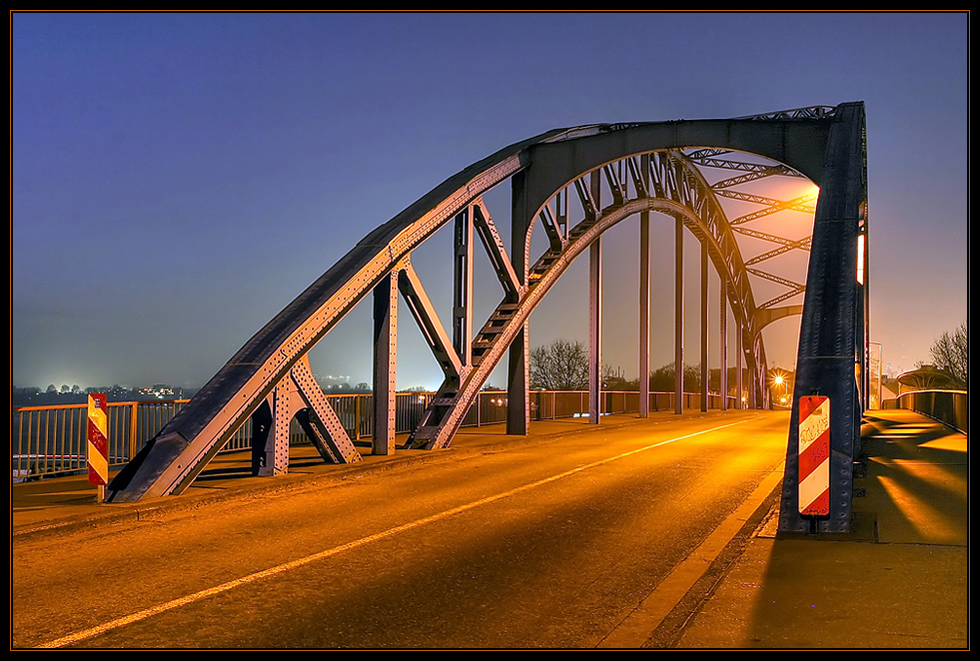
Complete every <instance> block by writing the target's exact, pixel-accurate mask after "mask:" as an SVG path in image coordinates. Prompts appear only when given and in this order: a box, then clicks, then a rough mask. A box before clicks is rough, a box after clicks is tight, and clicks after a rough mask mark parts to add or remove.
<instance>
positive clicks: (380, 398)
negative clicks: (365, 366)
mask: <svg viewBox="0 0 980 661" xmlns="http://www.w3.org/2000/svg"><path fill="white" fill-rule="evenodd" d="M397 349H398V271H397V270H392V271H391V272H389V273H388V274H386V275H385V276H384V277H383V278H382V279H381V282H379V283H378V284H377V286H375V288H374V430H373V432H372V436H371V452H372V453H373V454H377V455H388V454H391V453H393V452H394V451H395V366H396V354H397Z"/></svg>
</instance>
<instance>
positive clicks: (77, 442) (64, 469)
mask: <svg viewBox="0 0 980 661" xmlns="http://www.w3.org/2000/svg"><path fill="white" fill-rule="evenodd" d="M433 395H434V393H430V392H406V393H398V395H397V397H396V400H395V431H396V433H399V434H404V433H408V432H410V431H411V430H413V429H414V428H415V427H416V426H417V425H418V422H419V420H420V419H421V417H422V413H423V412H424V411H425V409H426V407H427V406H428V405H429V401H430V400H431V398H432V396H433ZM530 395H531V419H532V420H553V419H558V418H571V417H577V416H582V415H588V410H589V409H588V392H583V391H533V392H531V394H530ZM602 395H603V404H602V410H603V412H604V413H629V412H633V411H638V410H639V397H640V394H639V393H638V392H635V391H608V392H603V393H602ZM708 398H709V407H710V408H720V402H721V396H720V395H717V394H709V395H708ZM327 399H328V401H329V402H330V404H331V406H333V408H334V411H336V413H337V417H338V418H340V421H341V423H342V424H343V425H344V428H345V429H346V430H347V433H348V434H349V435H350V437H351V438H352V439H354V441H355V442H357V440H359V439H362V438H370V437H371V435H372V434H373V429H372V424H373V420H374V417H373V398H372V395H371V394H370V393H367V394H362V393H349V394H338V395H328V396H327ZM729 400H730V402H731V404H729V406H730V407H731V406H733V405H734V398H732V397H729ZM188 401H190V400H187V399H178V400H149V401H135V402H109V403H108V407H107V413H108V439H109V447H108V456H109V465H110V467H115V468H118V467H120V466H122V465H125V464H126V463H127V462H129V460H130V459H131V458H132V457H134V456H135V455H136V454H137V453H138V452H139V451H140V450H141V449H142V448H143V446H144V445H145V444H146V443H147V442H149V441H150V439H152V438H153V437H154V436H155V435H156V433H157V432H158V431H160V429H162V428H163V426H164V425H165V424H166V423H167V422H168V421H169V420H170V419H171V418H173V417H174V416H175V415H176V414H177V412H178V411H180V409H181V408H182V407H183V405H184V404H186V403H187V402H188ZM700 406H701V396H700V394H698V393H685V394H684V408H687V409H698V408H700ZM673 408H674V393H667V392H655V393H650V410H651V411H668V410H672V409H673ZM506 420H507V393H506V392H500V391H493V390H485V391H483V392H481V393H480V396H479V397H478V398H477V399H476V401H475V402H474V404H473V406H472V407H470V410H469V411H468V412H467V414H466V418H465V420H464V422H463V425H464V426H466V427H474V426H480V425H491V424H499V423H503V422H505V421H506ZM86 429H87V405H86V404H84V403H82V404H63V405H55V406H23V407H15V408H13V409H12V415H11V433H10V449H11V473H12V480H13V481H14V482H19V481H24V480H36V479H42V478H45V477H54V476H58V475H66V474H71V473H77V472H81V471H84V470H86V456H85V451H86ZM290 436H291V437H292V439H293V440H292V442H293V443H296V444H299V443H306V442H308V441H307V439H306V435H305V434H304V433H303V431H302V429H301V428H300V426H299V425H298V424H297V423H296V422H295V421H294V422H293V428H292V430H291V432H290ZM251 437H252V432H251V425H250V423H246V424H245V425H244V426H243V427H242V428H241V429H239V430H238V432H236V433H235V435H234V436H233V437H232V438H231V439H229V441H228V443H227V444H225V447H224V448H222V450H221V451H222V452H234V451H242V450H250V449H251Z"/></svg>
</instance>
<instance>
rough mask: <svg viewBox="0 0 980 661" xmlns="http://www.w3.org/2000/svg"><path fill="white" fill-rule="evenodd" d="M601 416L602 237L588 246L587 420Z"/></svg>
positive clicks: (595, 421)
mask: <svg viewBox="0 0 980 661" xmlns="http://www.w3.org/2000/svg"><path fill="white" fill-rule="evenodd" d="M600 416H602V238H601V237H600V238H598V239H596V240H595V242H594V243H593V244H592V245H591V246H590V247H589V422H590V423H592V424H599V418H600Z"/></svg>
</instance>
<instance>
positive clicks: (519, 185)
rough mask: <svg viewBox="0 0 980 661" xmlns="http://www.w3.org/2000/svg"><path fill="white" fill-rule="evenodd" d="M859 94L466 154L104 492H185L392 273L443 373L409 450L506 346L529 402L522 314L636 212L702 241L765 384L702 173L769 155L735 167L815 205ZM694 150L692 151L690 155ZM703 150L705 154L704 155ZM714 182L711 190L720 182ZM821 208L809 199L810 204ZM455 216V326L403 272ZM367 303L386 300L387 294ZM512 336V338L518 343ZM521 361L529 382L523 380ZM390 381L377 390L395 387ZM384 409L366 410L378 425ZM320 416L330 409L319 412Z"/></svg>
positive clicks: (741, 281)
mask: <svg viewBox="0 0 980 661" xmlns="http://www.w3.org/2000/svg"><path fill="white" fill-rule="evenodd" d="M855 105H858V106H859V105H860V104H845V105H844V106H841V107H839V108H838V109H830V110H828V109H825V108H823V109H819V110H812V109H811V110H802V111H792V112H788V113H775V114H773V115H771V116H753V117H750V118H739V119H720V120H692V121H676V122H639V123H631V124H607V125H603V124H596V125H589V126H582V127H574V128H569V129H558V130H554V131H550V132H547V133H544V134H542V135H540V136H536V137H534V138H531V139H529V140H526V141H523V142H520V143H516V144H514V145H511V146H509V147H507V148H505V149H502V150H500V151H499V152H497V153H495V154H493V155H491V156H490V157H488V158H486V159H484V160H482V161H480V162H478V163H475V164H473V165H472V166H470V167H469V168H466V169H465V170H463V171H461V172H460V173H458V174H456V175H454V176H452V177H450V178H449V179H447V180H446V181H445V182H443V183H442V184H441V185H439V186H437V187H436V188H435V189H433V190H432V191H430V192H429V193H427V194H426V195H424V196H423V197H421V198H420V199H419V200H418V201H417V202H416V203H414V204H412V205H410V206H409V207H408V208H407V209H406V210H405V211H403V212H402V213H401V214H399V215H398V216H396V217H395V218H393V219H391V220H390V221H388V222H387V223H385V224H383V225H381V226H379V227H378V228H377V229H375V230H374V231H372V232H370V233H369V234H368V235H367V236H366V237H365V238H364V239H363V240H362V241H361V242H359V243H358V244H357V245H356V246H355V247H354V248H353V249H352V250H351V251H350V252H349V253H348V254H347V255H346V256H345V257H344V258H342V259H341V260H340V261H339V262H338V263H337V264H335V265H334V266H333V267H331V268H330V269H329V270H328V271H327V272H326V273H324V275H323V276H321V277H320V278H319V279H318V280H317V281H316V282H314V283H313V284H312V285H311V286H310V287H309V288H308V289H307V290H306V291H305V292H303V293H302V294H301V295H300V296H299V297H297V298H296V299H295V300H294V301H293V302H292V303H290V304H289V305H288V306H287V307H286V308H284V309H283V311H282V312H281V313H280V314H279V315H277V316H276V317H275V318H274V319H273V320H271V321H270V322H269V324H267V325H266V326H265V327H264V328H263V329H261V330H260V331H259V332H258V333H256V335H255V336H253V338H252V339H251V340H250V341H249V342H248V343H246V345H245V346H243V347H242V348H241V350H239V352H238V353H237V354H235V356H234V357H233V358H232V359H231V360H230V361H229V362H228V363H227V364H226V365H225V366H224V367H223V368H222V369H221V370H219V372H218V373H217V374H216V375H215V376H214V378H212V379H211V381H210V382H209V383H208V384H207V385H206V386H205V387H204V388H203V389H202V390H201V391H200V392H199V394H198V395H197V396H196V397H195V398H194V399H193V400H192V401H191V402H190V403H189V404H188V405H187V406H186V407H184V409H183V410H182V411H181V413H180V414H179V415H178V416H176V417H175V418H174V419H173V420H172V421H171V422H170V423H168V425H167V426H166V427H165V428H164V429H163V430H161V432H160V433H159V434H158V435H157V436H156V437H155V438H154V439H153V440H152V441H151V442H150V443H149V444H148V445H147V446H146V447H145V448H144V449H143V451H141V452H140V454H139V455H138V456H137V457H136V458H134V460H133V461H132V462H130V464H129V465H128V466H127V467H126V468H125V469H124V470H123V471H122V472H121V473H120V474H119V475H118V476H117V477H116V479H114V480H113V481H112V483H111V484H110V487H109V493H108V496H107V497H108V500H109V501H110V502H122V501H134V500H139V499H141V498H144V497H153V496H160V495H168V494H177V493H180V492H182V491H183V490H184V489H185V488H186V487H187V486H188V485H189V484H190V483H191V482H192V481H193V480H194V478H195V477H196V476H197V475H198V474H199V473H200V471H201V470H203V469H204V467H205V466H206V465H207V463H208V461H210V459H211V458H212V457H213V456H214V454H215V453H217V452H218V450H219V449H220V448H221V446H222V445H223V444H224V442H225V441H226V440H227V439H228V438H230V437H231V436H232V435H233V434H234V433H235V432H236V431H237V430H238V429H239V428H240V427H241V426H242V425H244V424H245V422H246V421H247V420H248V419H249V418H250V417H251V416H253V415H258V414H260V413H261V412H262V411H263V410H267V409H268V406H269V402H270V398H272V397H274V396H275V394H276V393H284V392H291V391H290V389H289V388H290V387H291V386H289V384H290V382H291V381H290V380H292V379H293V376H292V375H293V374H294V373H293V371H292V370H293V369H294V368H296V366H297V365H303V364H305V363H304V362H303V361H305V360H306V356H307V353H308V352H309V350H310V349H311V348H312V347H313V346H315V345H316V343H317V342H318V341H319V340H320V339H322V338H323V337H324V336H325V335H327V334H328V333H329V332H330V330H331V329H332V328H334V326H336V324H337V323H339V321H340V320H341V319H342V318H344V316H345V315H346V314H347V313H348V312H349V311H350V310H351V309H352V308H353V307H354V306H355V305H356V304H357V303H358V302H359V301H360V300H362V299H363V298H365V297H366V296H369V295H371V293H372V292H375V291H376V289H377V288H378V287H379V285H380V284H382V283H387V284H388V285H394V283H395V282H397V289H398V290H399V291H400V292H401V296H402V297H403V298H406V299H410V300H411V302H410V305H409V307H410V308H412V310H413V317H414V318H415V319H416V321H417V323H418V324H419V326H420V328H422V329H423V333H424V334H425V332H426V331H428V333H429V334H428V336H427V339H428V341H429V346H430V349H431V350H432V352H433V355H434V356H436V359H437V360H438V361H439V362H440V364H441V365H442V366H443V371H444V375H445V382H444V385H443V387H442V388H440V392H438V393H437V394H436V396H435V397H433V398H432V404H431V406H430V408H429V410H428V412H427V416H426V418H425V419H424V420H423V421H422V423H421V424H420V425H419V427H418V428H417V429H416V432H415V433H414V434H413V435H412V437H411V440H410V443H411V444H412V445H413V446H414V447H420V446H421V447H430V448H435V447H445V446H446V445H448V444H449V443H450V442H451V440H452V436H453V434H454V433H455V431H456V429H458V426H459V424H460V422H461V420H462V417H463V415H464V414H465V413H466V409H467V408H468V406H469V404H470V403H471V402H472V401H473V398H474V396H475V394H476V393H477V392H478V390H479V388H480V387H481V386H482V385H483V384H484V383H485V381H486V378H487V377H488V376H489V374H490V371H491V369H492V367H493V366H494V365H496V364H497V363H498V362H499V360H500V359H501V358H502V356H503V354H504V353H506V352H507V351H508V349H510V354H511V366H512V368H511V375H512V376H511V379H510V382H511V384H512V385H511V386H510V388H511V391H512V392H516V391H515V390H514V389H515V388H516V389H518V390H519V389H521V388H523V389H524V391H525V402H526V387H527V379H526V369H527V350H528V344H527V341H528V340H527V328H528V325H527V320H528V317H529V315H530V313H531V312H532V311H533V310H534V308H535V306H536V305H537V303H538V302H540V300H541V298H542V297H543V296H544V295H545V294H546V293H547V291H548V289H549V288H550V287H551V286H552V285H553V284H554V282H555V281H556V280H557V279H558V278H559V277H560V276H561V275H562V273H564V272H565V270H566V269H567V267H568V265H569V264H570V263H571V261H572V260H574V259H575V258H576V257H577V256H578V255H579V254H580V253H582V252H583V251H585V250H586V248H589V247H590V246H592V245H593V244H594V243H595V242H596V241H598V239H599V237H600V236H601V234H602V233H603V232H604V231H606V230H607V229H608V228H610V227H612V226H613V225H615V224H616V223H619V222H621V221H623V220H624V219H626V218H628V217H631V216H634V215H640V216H643V217H645V215H646V214H649V213H650V212H657V213H661V214H664V215H667V216H671V217H674V218H678V219H681V222H682V223H683V224H684V226H685V228H686V229H687V230H689V231H690V232H691V233H692V234H694V235H695V236H696V238H697V239H698V240H700V241H701V242H702V244H703V245H704V246H705V249H706V252H707V255H708V258H709V260H710V261H711V263H712V264H713V265H714V267H715V269H716V271H717V272H718V273H719V276H720V280H721V282H722V283H723V287H724V295H723V297H722V299H723V301H725V302H727V305H725V306H723V307H722V309H723V310H726V309H730V310H731V314H732V317H733V318H734V319H735V323H736V325H737V328H738V330H739V336H740V337H741V338H743V339H742V340H741V341H740V343H739V346H737V347H736V350H735V353H736V355H737V356H738V358H739V361H740V362H741V361H743V360H744V361H746V362H747V364H748V367H749V369H750V371H751V373H752V375H753V383H754V384H760V383H764V379H762V378H760V377H761V376H764V372H765V362H766V359H765V350H764V346H763V343H762V338H761V334H760V331H761V328H762V326H763V325H764V323H763V321H762V320H764V319H765V315H763V314H761V312H762V310H763V308H761V306H758V305H756V302H755V297H754V295H753V292H752V286H751V283H750V278H749V275H750V272H749V269H748V267H747V265H746V263H745V261H744V260H743V259H742V257H741V252H740V250H739V246H738V241H737V238H738V237H737V234H736V232H734V231H733V228H732V226H731V223H730V222H729V221H728V218H727V216H726V213H725V210H724V208H723V206H722V204H721V201H720V200H719V198H718V197H717V195H716V190H714V189H713V187H712V186H710V185H708V184H707V182H706V181H705V179H704V177H703V176H702V174H701V172H700V170H699V169H698V168H699V167H701V166H703V167H708V166H711V167H716V164H715V163H714V161H715V160H719V161H724V160H725V159H717V157H718V156H720V155H723V154H726V153H730V152H737V153H749V154H755V155H758V156H760V157H762V158H763V159H768V160H770V161H772V162H773V163H775V165H773V163H770V164H769V167H768V168H767V169H766V168H763V169H758V168H747V169H752V170H753V171H746V172H745V177H747V178H752V179H755V178H758V177H763V176H771V175H772V174H791V175H793V176H801V175H802V176H805V177H807V178H809V179H811V180H812V181H814V182H815V183H816V184H817V185H818V186H820V187H821V191H822V192H821V198H820V200H821V201H823V200H824V199H825V192H824V190H823V189H824V187H825V186H827V185H831V186H832V185H834V184H833V183H830V182H831V180H832V179H833V176H832V174H831V172H830V169H829V168H827V167H825V166H826V157H827V153H826V152H827V149H828V144H829V141H830V138H831V136H832V135H833V133H834V128H835V123H836V122H838V112H840V109H848V108H851V107H853V106H855ZM862 117H863V115H862ZM685 154H687V155H685ZM692 154H696V155H697V158H691V156H690V155H692ZM699 160H701V161H704V163H703V164H699V162H698V161H699ZM709 160H710V161H711V162H710V163H709ZM728 163H732V161H729V162H728ZM719 167H728V168H730V169H736V168H740V166H733V165H720V166H719ZM593 173H595V174H598V175H600V176H601V178H602V179H603V187H604V193H603V199H602V201H600V199H599V195H598V191H597V189H596V190H594V189H592V187H591V186H590V185H589V184H587V183H586V181H587V177H588V178H589V181H592V180H595V181H598V179H599V177H595V178H594V179H593V178H592V174H593ZM508 180H510V181H511V183H512V186H513V189H514V193H513V198H514V199H513V202H512V209H511V212H512V213H511V216H512V217H511V224H512V231H511V246H510V253H509V254H508V251H507V250H506V248H505V246H504V244H503V242H502V241H501V239H500V236H499V234H498V233H497V232H496V228H495V227H494V225H493V221H492V220H491V219H490V214H489V212H488V211H487V210H486V207H485V205H484V203H483V201H482V197H481V196H482V195H483V194H484V193H486V192H487V191H489V190H490V189H491V188H493V187H494V186H497V185H498V184H500V183H502V182H506V181H508ZM735 185H737V182H736V181H734V180H731V181H729V182H726V183H725V185H724V187H726V188H731V187H732V186H735ZM714 188H715V189H717V188H719V184H717V183H716V184H715V185H714ZM607 195H608V197H606V196H607ZM573 199H574V200H576V201H577V203H578V212H579V213H580V217H579V216H576V217H575V218H573V217H572V216H573V211H572V209H571V208H570V207H571V206H572V205H571V202H572V201H573ZM819 209H820V204H819V203H818V213H819ZM464 217H465V219H466V220H465V224H464V225H463V234H464V235H465V238H460V239H457V241H456V242H455V246H456V249H457V250H456V255H457V256H463V257H464V259H463V260H462V261H461V262H460V268H459V269H458V271H457V276H458V277H457V278H456V280H457V283H459V284H458V285H457V288H456V294H457V295H456V297H455V298H454V301H455V306H454V312H453V316H452V319H453V323H452V333H450V332H447V330H446V329H445V328H444V327H442V325H441V323H439V321H438V317H437V316H436V315H435V314H434V312H432V311H431V310H430V308H429V305H428V304H427V302H426V297H425V296H424V294H425V289H424V287H422V286H421V281H420V279H419V278H418V274H416V273H415V272H414V270H413V269H412V266H411V255H412V251H413V250H415V248H417V247H418V246H420V245H421V244H423V243H424V242H425V241H426V240H427V239H428V238H429V237H431V236H432V235H433V234H434V233H435V232H436V231H438V230H439V229H440V228H441V227H444V226H446V225H449V224H453V223H457V222H459V221H458V219H459V218H464ZM532 221H534V222H532ZM862 222H863V221H862ZM538 223H541V224H542V225H543V226H544V228H545V231H546V232H547V233H548V234H549V238H550V239H551V240H550V241H549V249H548V250H546V252H545V254H544V255H541V256H540V257H539V258H537V260H536V261H534V262H533V263H532V261H531V259H530V252H529V246H530V236H531V230H532V228H533V226H534V225H536V224H538ZM862 226H863V225H862ZM474 233H475V234H476V235H478V236H480V238H481V241H482V243H483V245H484V248H485V250H486V252H487V255H488V257H489V259H490V261H491V263H492V265H493V269H494V271H495V274H496V277H497V278H498V280H499V282H500V284H501V287H502V289H503V292H504V294H503V298H502V301H501V303H500V305H498V306H497V308H496V309H495V310H494V312H493V313H492V314H491V315H490V318H489V319H488V320H487V322H486V323H485V324H484V326H483V327H482V328H481V329H480V330H479V331H478V332H476V333H475V334H473V337H472V338H471V341H470V342H469V343H466V342H465V338H466V336H467V335H468V334H469V332H468V331H467V330H465V329H466V328H468V324H469V321H470V320H469V317H468V315H471V314H472V304H471V302H470V299H469V296H468V294H469V291H470V285H469V284H468V277H469V275H468V274H469V266H470V257H471V254H470V251H471V250H472V236H473V234H474ZM811 261H812V260H811ZM808 293H809V292H808ZM377 300H380V301H382V302H386V305H387V306H388V307H389V308H390V303H391V301H392V300H393V298H392V294H389V295H388V296H387V297H380V298H378V299H377ZM391 321H392V320H389V321H388V322H385V323H379V324H377V325H376V328H377V329H381V332H387V333H388V335H389V337H388V340H389V342H388V343H389V344H392V343H393V338H394V333H395V332H396V331H395V330H394V328H395V325H394V324H393V323H391ZM384 329H388V330H387V331H385V330H384ZM376 343H378V338H376ZM515 347H519V349H518V350H517V351H516V353H515ZM378 364H379V370H382V371H383V368H384V365H388V367H389V372H390V374H393V370H394V365H395V361H394V352H393V351H392V352H390V354H388V355H387V356H382V359H381V360H379V361H378ZM522 366H523V374H524V378H523V379H520V378H518V377H519V376H520V374H521V373H522V369H521V368H522ZM299 369H300V370H302V367H300V368H299ZM378 378H380V377H378V376H376V381H377V379H378ZM292 383H295V381H292ZM392 383H393V380H392ZM797 383H798V384H799V380H798V381H797ZM283 384H286V386H284V385H283ZM515 384H516V385H515ZM390 389H391V388H387V389H384V388H382V391H384V392H386V393H387V394H390V392H388V391H390ZM376 390H377V384H376ZM757 395H761V397H758V396H757ZM764 396H765V393H764V391H762V390H757V386H756V385H753V387H752V392H751V393H750V399H753V400H758V401H762V400H763V399H764ZM388 399H389V401H390V398H388ZM513 399H514V397H513V396H512V397H511V400H512V401H513ZM291 401H293V402H294V404H293V407H292V408H293V409H297V411H296V416H297V417H298V418H300V417H302V416H310V411H313V416H314V417H315V418H317V419H319V418H320V417H321V416H320V415H319V414H317V413H316V412H315V411H314V408H315V407H314V406H312V405H310V401H309V400H308V399H303V400H298V399H295V398H293V399H292V400H291ZM296 402H300V404H296ZM301 404H302V405H305V407H301ZM381 406H389V405H388V404H385V403H381ZM511 408H512V409H513V410H514V411H516V415H513V416H510V417H511V418H515V419H516V417H520V416H523V417H524V420H525V428H526V420H527V417H526V416H527V411H526V409H524V410H517V409H518V408H519V407H517V406H513V405H512V407H511ZM384 413H385V411H376V416H375V418H376V420H379V419H381V417H382V416H383V414H384ZM389 413H390V411H389ZM288 414H289V412H287V413H285V414H284V416H286V415H288ZM323 417H327V418H329V417H330V416H329V413H324V414H323ZM321 422H322V420H321ZM514 428H515V429H520V425H519V424H516V423H515V425H514ZM510 429H511V426H510V422H508V430H510ZM376 431H377V430H376ZM327 436H329V434H327ZM325 447H327V446H325ZM328 454H329V455H330V456H331V457H332V460H339V461H345V460H356V459H355V458H354V457H352V456H346V455H344V453H336V452H331V453H328Z"/></svg>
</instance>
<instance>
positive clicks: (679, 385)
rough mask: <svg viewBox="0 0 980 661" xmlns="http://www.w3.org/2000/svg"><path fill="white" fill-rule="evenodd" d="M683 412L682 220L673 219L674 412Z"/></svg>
mask: <svg viewBox="0 0 980 661" xmlns="http://www.w3.org/2000/svg"><path fill="white" fill-rule="evenodd" d="M683 412H684V222H683V221H682V220H681V219H680V218H678V219H677V220H675V221H674V413H678V414H680V413H683Z"/></svg>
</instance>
